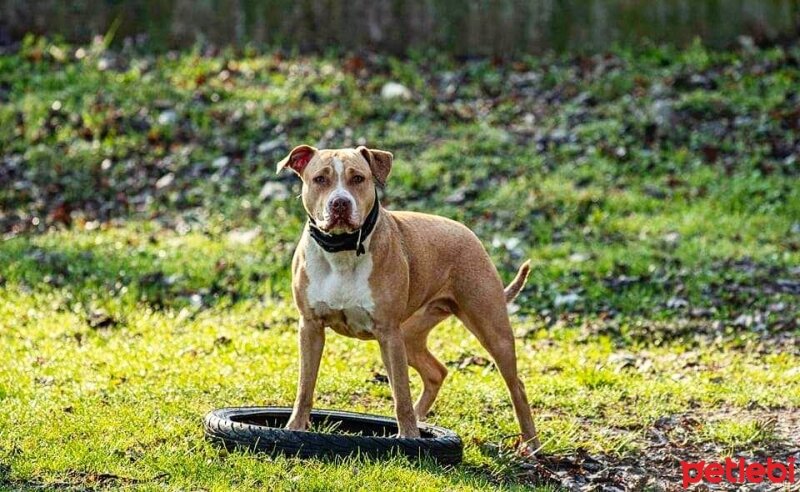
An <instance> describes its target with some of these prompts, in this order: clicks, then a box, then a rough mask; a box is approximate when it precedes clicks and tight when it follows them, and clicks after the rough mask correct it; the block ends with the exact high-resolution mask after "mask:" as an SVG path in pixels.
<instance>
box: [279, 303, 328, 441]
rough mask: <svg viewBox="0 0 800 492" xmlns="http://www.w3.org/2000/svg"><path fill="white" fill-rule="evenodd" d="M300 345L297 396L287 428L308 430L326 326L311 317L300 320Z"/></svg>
mask: <svg viewBox="0 0 800 492" xmlns="http://www.w3.org/2000/svg"><path fill="white" fill-rule="evenodd" d="M299 331H300V336H299V347H298V350H299V352H300V378H299V381H298V383H297V398H296V399H295V401H294V409H293V410H292V416H291V417H290V418H289V423H288V424H286V428H287V429H292V430H306V429H307V428H308V424H309V422H310V416H311V405H312V403H313V402H314V386H316V384H317V374H318V373H319V361H320V359H321V358H322V348H323V347H324V346H325V327H323V326H322V325H321V324H319V323H315V322H313V321H311V320H309V319H301V320H300V330H299Z"/></svg>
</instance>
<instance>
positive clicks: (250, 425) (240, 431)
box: [203, 407, 464, 465]
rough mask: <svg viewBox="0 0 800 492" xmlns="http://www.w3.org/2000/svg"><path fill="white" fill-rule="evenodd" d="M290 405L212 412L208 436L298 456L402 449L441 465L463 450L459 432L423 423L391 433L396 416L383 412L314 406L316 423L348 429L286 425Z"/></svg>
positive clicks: (233, 445) (380, 454) (375, 454)
mask: <svg viewBox="0 0 800 492" xmlns="http://www.w3.org/2000/svg"><path fill="white" fill-rule="evenodd" d="M291 413H292V409H291V408H286V407H239V408H221V409H219V410H214V411H212V412H209V413H208V414H207V415H206V417H205V419H204V422H203V424H204V429H205V434H206V437H207V438H208V439H209V440H210V441H211V442H213V443H216V444H220V445H222V446H224V447H225V448H226V449H229V450H234V449H246V450H249V451H255V452H260V453H266V454H268V455H272V456H275V455H286V456H296V457H299V458H333V457H344V456H352V455H356V454H357V455H361V456H368V457H370V458H386V457H389V456H392V455H397V454H401V455H404V456H407V457H408V458H410V459H420V458H422V457H429V458H432V459H433V460H434V461H436V462H437V463H439V464H441V465H456V464H458V463H460V462H461V459H462V458H463V455H464V445H463V443H462V442H461V438H460V437H458V435H456V433H455V432H453V431H451V430H448V429H445V428H443V427H437V426H435V425H428V424H424V423H420V424H419V430H420V433H421V434H422V437H419V438H405V437H403V438H401V437H391V436H392V435H393V434H394V435H396V434H397V421H396V420H394V419H391V418H387V417H380V416H378V415H368V414H364V413H354V412H339V411H335V410H313V411H312V412H311V421H312V423H313V422H320V421H323V422H328V423H336V422H338V423H339V424H338V425H339V427H338V429H340V430H342V431H346V432H348V433H349V434H336V433H332V434H323V433H319V432H304V431H293V430H288V429H284V428H283V426H284V425H286V422H288V420H289V416H290V415H291Z"/></svg>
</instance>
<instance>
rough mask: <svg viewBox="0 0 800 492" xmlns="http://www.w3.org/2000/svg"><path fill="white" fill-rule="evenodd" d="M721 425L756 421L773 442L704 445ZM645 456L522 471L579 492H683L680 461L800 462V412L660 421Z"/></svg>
mask: <svg viewBox="0 0 800 492" xmlns="http://www.w3.org/2000/svg"><path fill="white" fill-rule="evenodd" d="M722 420H738V421H756V422H761V423H763V425H765V426H769V428H770V431H771V436H772V437H771V438H770V439H768V440H763V441H760V442H756V443H751V444H748V445H747V446H744V447H742V448H739V449H737V448H736V447H733V449H731V446H728V445H725V444H722V443H719V442H713V441H712V440H701V439H700V437H699V436H700V435H701V434H702V429H703V426H704V425H706V424H707V423H709V422H715V421H722ZM639 444H640V446H641V448H640V449H641V450H642V451H641V452H640V453H638V454H635V455H627V456H612V455H604V454H592V453H589V452H587V451H585V450H578V451H577V452H576V453H574V454H571V455H565V456H543V457H540V458H539V461H538V462H537V463H535V464H524V465H521V469H522V470H525V471H524V473H521V474H520V478H521V479H526V481H529V482H533V483H545V484H551V485H556V486H560V487H564V488H566V489H568V490H575V491H595V490H597V491H623V490H663V491H679V490H684V489H683V487H682V472H681V465H680V462H681V461H692V462H696V461H700V460H706V461H716V462H720V461H724V459H725V457H728V456H730V457H732V458H733V459H734V460H735V459H738V458H739V457H742V458H744V459H745V461H746V462H747V463H751V462H760V463H764V462H766V459H767V457H771V458H772V459H773V460H776V461H780V462H784V463H785V462H786V460H787V459H788V458H789V457H792V456H793V457H795V459H797V460H798V462H800V411H798V410H797V409H780V410H743V409H733V408H726V409H721V410H719V411H717V412H714V413H699V412H689V413H684V414H679V415H670V416H665V417H662V418H659V419H657V420H656V421H655V422H654V423H653V425H651V426H650V427H649V428H648V429H647V430H646V432H645V433H644V434H643V437H642V439H641V440H640V442H639ZM694 490H753V491H767V490H785V484H784V486H783V487H781V486H780V485H777V484H773V483H770V482H767V483H761V484H745V485H738V486H737V485H733V484H729V483H726V482H725V481H722V482H721V483H719V484H711V483H704V484H700V485H697V486H696V487H695V489H694Z"/></svg>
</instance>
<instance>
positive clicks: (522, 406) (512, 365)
mask: <svg viewBox="0 0 800 492" xmlns="http://www.w3.org/2000/svg"><path fill="white" fill-rule="evenodd" d="M476 290H480V289H476ZM471 295H481V293H480V292H474V291H473V293H472V294H471ZM487 295H488V294H487ZM496 297H497V300H496V301H495V302H494V303H490V304H489V303H487V304H484V307H488V309H487V311H480V310H475V309H473V310H469V311H466V310H460V311H459V312H457V313H456V316H458V318H459V319H460V320H461V321H462V322H463V323H464V325H465V326H466V327H467V329H468V330H469V331H470V332H472V333H473V334H474V335H475V336H476V337H477V338H478V341H479V342H480V343H481V345H483V347H484V348H485V349H486V350H487V351H488V352H489V355H491V356H492V359H494V362H495V364H496V365H497V369H499V371H500V374H501V375H502V376H503V380H504V381H505V383H506V386H508V391H509V393H510V394H511V403H512V404H513V406H514V413H516V416H517V422H518V423H519V427H520V430H521V431H522V439H523V441H524V443H523V445H524V447H523V449H524V450H525V452H526V453H527V452H530V451H535V450H537V449H539V447H540V443H539V438H538V436H537V434H536V426H535V425H534V423H533V417H532V416H531V407H530V405H529V403H528V397H527V395H526V394H525V386H524V385H523V384H522V380H521V379H520V378H519V376H518V375H517V356H516V349H515V347H514V333H513V331H512V330H511V323H510V322H509V320H508V313H507V312H506V306H505V303H504V302H503V299H502V298H501V297H500V296H499V295H498V296H496ZM461 305H464V306H475V305H476V304H475V303H469V302H466V303H463V304H461Z"/></svg>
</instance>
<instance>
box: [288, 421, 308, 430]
mask: <svg viewBox="0 0 800 492" xmlns="http://www.w3.org/2000/svg"><path fill="white" fill-rule="evenodd" d="M308 425H309V421H308V419H302V420H301V419H291V420H289V422H288V423H287V424H286V427H285V429H288V430H293V431H304V430H306V429H308Z"/></svg>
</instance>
